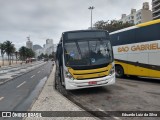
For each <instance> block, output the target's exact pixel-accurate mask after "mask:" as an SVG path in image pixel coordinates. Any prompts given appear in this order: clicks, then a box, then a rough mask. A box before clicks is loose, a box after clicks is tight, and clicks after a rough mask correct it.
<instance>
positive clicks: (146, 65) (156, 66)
mask: <svg viewBox="0 0 160 120" xmlns="http://www.w3.org/2000/svg"><path fill="white" fill-rule="evenodd" d="M115 60H116V61H118V62H123V63H126V64H130V65H134V66H138V67H143V68H148V69H152V70H157V71H160V66H158V65H149V64H145V63H139V62H131V61H125V60H120V59H115Z"/></svg>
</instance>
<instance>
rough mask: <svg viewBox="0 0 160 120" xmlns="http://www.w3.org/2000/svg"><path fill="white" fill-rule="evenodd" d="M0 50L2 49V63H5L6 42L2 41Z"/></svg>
mask: <svg viewBox="0 0 160 120" xmlns="http://www.w3.org/2000/svg"><path fill="white" fill-rule="evenodd" d="M0 50H1V56H2V61H3V63H2V65H4V54H5V45H4V43H0Z"/></svg>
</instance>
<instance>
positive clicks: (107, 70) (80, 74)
mask: <svg viewBox="0 0 160 120" xmlns="http://www.w3.org/2000/svg"><path fill="white" fill-rule="evenodd" d="M107 71H108V70H104V71H100V72H92V73H77V74H74V73H73V74H74V75H88V74H94V73H103V72H107Z"/></svg>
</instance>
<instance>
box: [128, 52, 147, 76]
mask: <svg viewBox="0 0 160 120" xmlns="http://www.w3.org/2000/svg"><path fill="white" fill-rule="evenodd" d="M127 61H131V62H132V63H131V64H130V65H128V73H127V74H129V75H138V76H148V75H149V72H148V69H146V68H144V67H141V66H140V64H141V63H143V64H148V53H144V52H139V53H129V54H128V60H127Z"/></svg>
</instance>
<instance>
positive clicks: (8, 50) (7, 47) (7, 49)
mask: <svg viewBox="0 0 160 120" xmlns="http://www.w3.org/2000/svg"><path fill="white" fill-rule="evenodd" d="M4 45H5V52H6V54H7V56H8V62H9V65H11V59H10V56H11V54H12V53H13V51H14V50H13V49H15V47H14V45H13V44H12V42H11V41H6V42H4Z"/></svg>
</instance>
